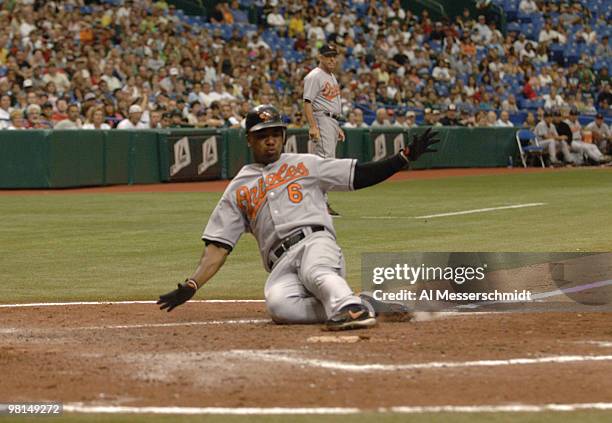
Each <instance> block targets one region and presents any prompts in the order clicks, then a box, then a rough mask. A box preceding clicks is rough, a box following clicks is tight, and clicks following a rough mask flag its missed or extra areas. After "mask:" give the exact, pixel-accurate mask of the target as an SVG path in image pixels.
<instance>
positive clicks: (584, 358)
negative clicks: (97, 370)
mask: <svg viewBox="0 0 612 423" xmlns="http://www.w3.org/2000/svg"><path fill="white" fill-rule="evenodd" d="M228 353H229V354H233V355H238V356H240V357H244V358H251V359H255V360H264V361H273V362H282V363H288V364H293V365H297V366H302V367H304V366H309V367H317V368H321V369H331V370H342V371H347V372H393V371H401V370H427V369H451V368H470V367H500V366H522V365H534V364H551V363H552V364H566V363H580V362H594V361H595V362H596V361H612V355H561V356H551V357H539V358H511V359H506V360H475V361H440V362H436V361H432V362H428V363H410V364H377V363H374V364H367V363H364V364H358V363H348V362H341V361H331V360H319V359H313V358H306V357H301V356H295V357H294V356H290V355H288V354H287V353H286V352H283V351H269V350H231V351H229V352H228Z"/></svg>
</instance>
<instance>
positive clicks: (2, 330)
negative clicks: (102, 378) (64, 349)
mask: <svg viewBox="0 0 612 423" xmlns="http://www.w3.org/2000/svg"><path fill="white" fill-rule="evenodd" d="M262 323H265V324H269V323H272V320H270V319H229V320H203V321H196V322H173V323H142V324H135V325H103V326H76V327H54V328H51V329H41V328H0V334H13V333H22V332H40V331H45V332H46V331H75V330H107V329H111V330H112V329H147V328H172V327H180V326H215V325H255V324H262Z"/></svg>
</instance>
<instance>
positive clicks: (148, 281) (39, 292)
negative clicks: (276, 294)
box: [0, 169, 612, 303]
mask: <svg viewBox="0 0 612 423" xmlns="http://www.w3.org/2000/svg"><path fill="white" fill-rule="evenodd" d="M219 197H220V194H218V193H142V194H136V193H126V194H109V193H100V194H82V195H81V194H79V195H75V194H53V195H28V196H2V195H0V210H1V213H2V216H1V219H0V246H1V249H2V254H1V255H0V270H1V274H2V278H3V281H4V283H3V284H2V285H0V298H1V301H2V302H4V303H8V302H30V301H55V300H62V301H67V300H102V299H104V300H120V299H125V300H127V299H140V300H144V299H154V298H156V297H157V296H158V295H159V294H160V293H162V292H165V291H167V290H168V289H169V288H172V287H173V286H174V285H175V284H176V282H177V281H181V280H183V279H184V278H185V277H186V276H188V275H189V274H190V273H191V271H192V270H193V269H194V267H195V265H196V264H197V262H198V260H199V256H200V253H201V249H202V246H203V244H202V242H201V241H200V235H201V232H202V230H203V228H204V226H205V224H206V220H207V218H208V216H209V214H210V212H211V210H212V209H213V207H214V205H215V204H216V202H217V200H218V199H219ZM330 198H331V202H332V203H333V205H334V207H335V208H337V209H338V210H340V211H341V212H342V214H343V217H341V218H338V219H335V221H334V223H335V226H336V229H337V232H338V239H339V244H340V245H341V247H342V248H343V250H344V253H345V256H346V261H347V270H348V278H349V281H350V283H351V284H352V285H353V286H355V287H357V286H359V282H360V263H361V261H360V260H361V254H362V253H365V252H386V251H525V252H531V251H541V252H546V251H612V213H611V210H612V171H611V170H608V169H580V170H571V171H563V172H550V173H538V174H514V175H499V176H471V177H455V178H448V179H435V180H412V181H401V182H388V183H385V184H382V185H379V186H377V187H372V188H369V189H366V190H362V191H357V192H352V193H332V194H331V195H330ZM535 202H542V203H546V204H545V205H543V206H538V207H530V208H522V209H510V210H497V211H492V212H485V213H476V214H469V215H459V216H449V217H440V218H433V219H414V218H411V217H413V216H422V215H430V214H436V213H445V212H454V211H462V210H472V209H480V208H488V207H497V206H504V205H511V204H524V203H535ZM368 216H379V217H380V216H388V217H397V219H364V217H368ZM265 279H266V273H265V272H264V270H263V268H262V265H261V262H260V258H259V255H258V252H257V248H256V245H255V241H254V239H253V237H252V236H251V235H245V236H243V238H242V239H241V241H240V243H239V244H238V246H237V248H236V249H235V251H234V252H233V253H232V254H231V256H230V258H229V259H228V262H227V263H226V265H225V267H224V268H223V269H222V270H221V271H220V272H219V274H218V275H217V276H216V278H215V279H213V280H212V281H211V283H210V284H209V285H207V286H206V287H205V288H204V289H203V290H202V291H200V293H199V296H200V298H242V299H246V298H262V295H263V294H262V292H263V284H264V281H265Z"/></svg>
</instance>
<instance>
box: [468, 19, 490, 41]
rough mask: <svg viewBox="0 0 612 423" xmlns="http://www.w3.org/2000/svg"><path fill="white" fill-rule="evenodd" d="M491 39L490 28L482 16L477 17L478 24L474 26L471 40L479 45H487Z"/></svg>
mask: <svg viewBox="0 0 612 423" xmlns="http://www.w3.org/2000/svg"><path fill="white" fill-rule="evenodd" d="M492 37H493V32H492V31H491V28H489V26H488V25H487V22H486V19H485V16H484V15H480V16H478V23H477V24H476V25H474V32H473V33H472V40H473V41H475V42H476V43H479V44H485V45H486V44H488V43H489V42H490V41H491V38H492Z"/></svg>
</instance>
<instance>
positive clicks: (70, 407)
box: [63, 402, 612, 415]
mask: <svg viewBox="0 0 612 423" xmlns="http://www.w3.org/2000/svg"><path fill="white" fill-rule="evenodd" d="M577 410H612V403H607V402H595V403H578V404H510V405H433V406H399V407H379V408H375V409H360V408H354V407H311V408H304V407H302V408H291V407H269V408H263V407H122V406H92V405H83V404H79V403H77V404H65V405H64V406H63V411H65V412H68V413H92V414H97V413H104V414H174V415H176V414H190V415H205V414H228V415H229V414H232V415H290V414H294V415H297V414H300V415H305V414H359V413H372V412H377V413H399V414H422V413H541V412H546V411H557V412H563V411H577Z"/></svg>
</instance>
